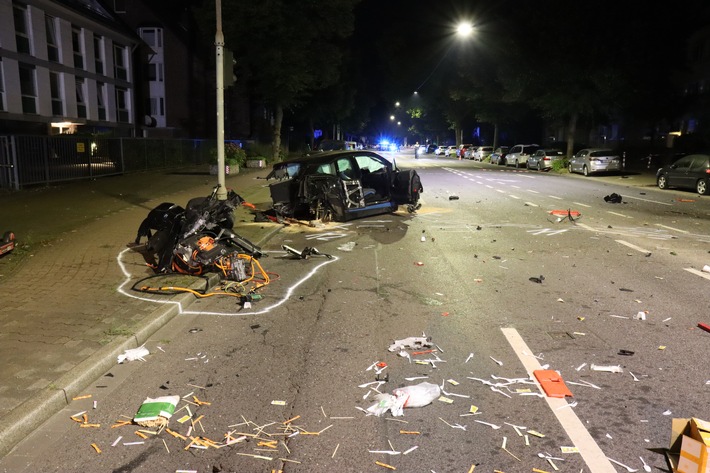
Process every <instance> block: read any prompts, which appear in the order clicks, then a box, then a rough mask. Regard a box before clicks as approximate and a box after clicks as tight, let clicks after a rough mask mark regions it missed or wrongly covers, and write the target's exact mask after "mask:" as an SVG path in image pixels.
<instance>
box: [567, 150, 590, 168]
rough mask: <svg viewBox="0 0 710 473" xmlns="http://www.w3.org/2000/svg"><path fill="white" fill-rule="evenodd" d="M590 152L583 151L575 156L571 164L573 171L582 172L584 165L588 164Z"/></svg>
mask: <svg viewBox="0 0 710 473" xmlns="http://www.w3.org/2000/svg"><path fill="white" fill-rule="evenodd" d="M588 154H589V150H586V149H583V150H581V151H579V152H578V153H577V154H575V155H574V156H573V157H572V159H571V160H570V162H569V165H570V167H571V168H572V171H576V172H581V171H582V168H583V167H584V164H585V163H586V159H587V155H588Z"/></svg>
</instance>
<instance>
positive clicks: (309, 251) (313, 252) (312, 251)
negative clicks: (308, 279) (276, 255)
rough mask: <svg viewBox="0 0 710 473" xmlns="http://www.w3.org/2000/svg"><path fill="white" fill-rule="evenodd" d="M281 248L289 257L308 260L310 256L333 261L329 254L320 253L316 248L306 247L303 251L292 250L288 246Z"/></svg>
mask: <svg viewBox="0 0 710 473" xmlns="http://www.w3.org/2000/svg"><path fill="white" fill-rule="evenodd" d="M281 248H282V249H283V250H284V251H285V252H286V253H288V254H290V255H292V256H297V257H298V258H300V259H308V258H310V257H311V256H325V257H326V258H328V259H333V256H332V255H329V254H326V253H321V252H320V251H318V249H317V248H313V247H310V246H306V247H305V248H303V250H301V251H298V250H297V249H295V248H292V247H290V246H288V245H281Z"/></svg>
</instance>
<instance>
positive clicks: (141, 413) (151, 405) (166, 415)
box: [124, 396, 180, 445]
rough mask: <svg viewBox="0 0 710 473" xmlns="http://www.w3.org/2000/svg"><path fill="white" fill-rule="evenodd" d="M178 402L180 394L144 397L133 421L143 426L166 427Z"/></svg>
mask: <svg viewBox="0 0 710 473" xmlns="http://www.w3.org/2000/svg"><path fill="white" fill-rule="evenodd" d="M178 402H180V396H161V397H157V398H154V399H153V398H146V400H145V401H143V404H141V407H140V408H139V409H138V412H137V413H136V415H135V416H134V417H133V422H135V423H136V424H138V425H140V426H143V427H166V426H167V425H168V419H170V417H172V415H173V413H174V412H175V407H176V406H177V404H178ZM124 445H125V444H124Z"/></svg>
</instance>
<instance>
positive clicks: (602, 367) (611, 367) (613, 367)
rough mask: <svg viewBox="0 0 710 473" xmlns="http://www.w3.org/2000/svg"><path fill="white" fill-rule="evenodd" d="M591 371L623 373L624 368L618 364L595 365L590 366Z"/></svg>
mask: <svg viewBox="0 0 710 473" xmlns="http://www.w3.org/2000/svg"><path fill="white" fill-rule="evenodd" d="M591 368H592V371H606V372H607V373H623V372H624V370H623V369H622V368H621V366H618V365H595V364H592V366H591Z"/></svg>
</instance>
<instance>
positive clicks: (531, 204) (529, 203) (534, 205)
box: [525, 202, 539, 207]
mask: <svg viewBox="0 0 710 473" xmlns="http://www.w3.org/2000/svg"><path fill="white" fill-rule="evenodd" d="M525 205H529V206H530V207H539V205H537V204H533V203H532V202H525Z"/></svg>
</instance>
